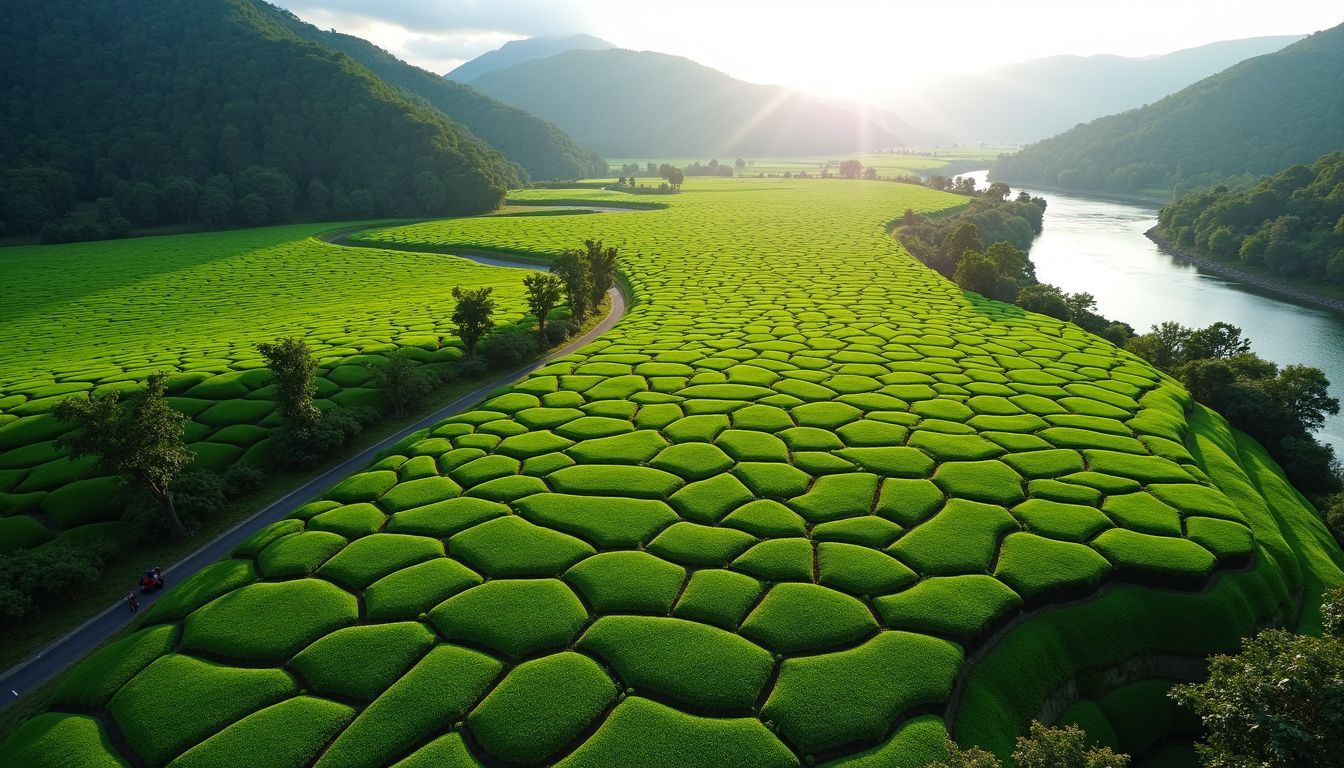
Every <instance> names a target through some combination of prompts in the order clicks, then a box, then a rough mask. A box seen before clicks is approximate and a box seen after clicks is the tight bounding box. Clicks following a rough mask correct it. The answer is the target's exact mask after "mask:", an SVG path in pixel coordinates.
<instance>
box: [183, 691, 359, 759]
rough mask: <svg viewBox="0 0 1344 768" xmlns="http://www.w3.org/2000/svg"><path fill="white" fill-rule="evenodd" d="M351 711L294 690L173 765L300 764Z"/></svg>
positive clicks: (347, 719) (318, 749) (351, 716)
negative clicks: (288, 696) (289, 697)
mask: <svg viewBox="0 0 1344 768" xmlns="http://www.w3.org/2000/svg"><path fill="white" fill-rule="evenodd" d="M354 717H355V710H354V708H352V707H350V706H347V705H345V704H341V703H339V702H335V701H331V700H329V699H320V698H317V697H315V696H297V697H295V698H292V699H286V700H285V701H282V702H280V703H279V704H275V705H273V706H270V707H267V708H266V709H263V710H261V711H260V712H255V713H253V714H251V715H248V716H247V717H245V718H243V719H242V720H239V721H238V722H236V723H234V724H233V725H231V726H229V727H228V728H225V729H224V730H222V731H220V732H219V733H217V734H215V735H214V736H211V737H210V738H208V739H206V740H205V741H203V742H201V743H200V744H197V745H196V746H195V747H192V748H191V749H190V750H188V751H187V752H186V753H185V754H183V755H182V756H181V757H178V758H177V759H176V760H174V761H173V763H172V765H173V768H225V767H226V766H233V765H238V764H240V763H242V762H246V763H247V764H248V765H253V766H274V767H275V768H281V767H282V766H288V765H306V764H308V763H310V762H311V761H312V760H313V759H314V758H316V757H317V756H318V755H319V754H320V753H321V752H322V748H323V747H325V746H326V745H327V743H329V742H330V741H331V739H332V738H334V737H335V736H336V734H338V733H340V731H341V729H342V728H344V727H345V725H346V723H349V722H350V721H351V720H352V719H354Z"/></svg>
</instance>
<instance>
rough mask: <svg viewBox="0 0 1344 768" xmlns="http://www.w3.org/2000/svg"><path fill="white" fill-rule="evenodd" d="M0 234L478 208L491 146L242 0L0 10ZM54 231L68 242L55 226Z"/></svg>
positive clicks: (497, 169) (489, 181)
mask: <svg viewBox="0 0 1344 768" xmlns="http://www.w3.org/2000/svg"><path fill="white" fill-rule="evenodd" d="M0 70H3V71H4V72H5V84H4V91H3V102H2V104H3V106H2V107H0V172H2V173H3V176H2V177H0V193H3V195H4V198H3V201H0V203H2V207H0V219H3V222H4V223H3V227H0V234H33V233H36V232H38V231H40V230H42V229H43V228H44V227H47V226H51V225H53V222H56V221H59V220H61V219H62V217H63V216H65V215H66V214H68V213H70V212H71V211H72V210H74V209H75V207H76V206H77V205H79V204H80V203H91V202H93V201H98V205H97V216H98V219H97V221H98V224H93V223H92V221H91V220H90V221H88V222H87V223H85V225H84V226H85V227H86V228H89V227H91V228H93V229H94V230H95V231H94V232H92V233H84V235H81V236H80V239H85V238H86V236H87V235H89V234H97V230H98V229H99V228H100V227H101V228H103V230H104V231H105V232H107V233H109V234H124V232H125V230H126V229H127V228H129V227H130V226H133V225H134V226H151V225H155V224H164V223H179V222H181V223H192V224H207V225H222V224H227V223H239V224H249V225H256V224H268V223H276V222H281V221H285V220H287V219H288V218H290V217H291V216H292V215H293V214H294V213H295V212H296V211H300V210H302V211H306V212H308V213H309V214H310V215H312V216H314V217H317V218H323V217H328V216H333V217H337V218H348V217H352V216H353V217H363V216H374V215H420V214H438V215H444V214H454V213H471V212H480V211H486V210H490V209H492V208H494V207H496V206H498V205H499V203H500V202H501V201H502V199H503V196H504V193H505V190H506V189H507V188H508V186H509V185H511V184H516V183H518V182H519V181H520V180H521V178H522V174H521V171H520V170H519V169H518V167H517V166H515V165H514V164H513V163H511V162H509V161H508V160H507V159H505V157H504V156H503V155H501V154H500V153H499V152H498V151H497V150H495V149H492V148H491V147H489V146H487V145H486V144H485V143H484V142H482V141H480V140H479V139H477V138H476V137H474V136H472V135H471V134H470V132H468V131H466V130H465V129H463V128H462V127H461V126H459V125H457V124H456V123H454V122H452V121H451V120H449V119H448V118H446V117H445V116H443V115H442V114H441V113H439V112H437V111H435V110H434V109H432V108H430V107H428V106H426V105H423V104H419V103H416V102H414V101H412V100H411V99H409V98H407V97H405V96H404V95H402V94H401V93H399V92H398V91H396V90H395V89H394V88H392V87H391V86H389V85H387V84H386V83H384V82H382V81H380V80H379V79H378V78H377V77H375V76H374V75H373V74H372V73H370V72H369V71H368V70H367V69H365V68H363V67H361V66H360V65H358V64H357V63H355V62H354V61H352V60H351V59H350V58H349V57H348V56H346V55H345V54H342V53H338V52H335V51H331V50H329V49H327V48H324V47H321V46H319V45H316V44H314V43H311V42H307V41H304V40H301V39H299V38H298V37H296V36H295V35H294V34H293V33H292V32H291V31H290V30H288V29H286V28H285V27H284V26H282V25H280V24H277V23H276V22H275V21H274V18H273V16H272V14H271V13H270V12H269V11H263V10H262V9H261V8H259V6H258V5H256V4H254V3H253V2H252V0H195V1H194V2H190V3H178V2H168V1H167V0H69V1H68V2H62V3H44V2H36V0H18V1H17V2H12V3H5V4H4V6H3V10H2V11H0ZM63 239H74V237H65V238H63Z"/></svg>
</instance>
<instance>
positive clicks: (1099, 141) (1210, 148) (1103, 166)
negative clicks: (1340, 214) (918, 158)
mask: <svg viewBox="0 0 1344 768" xmlns="http://www.w3.org/2000/svg"><path fill="white" fill-rule="evenodd" d="M1340 148H1344V25H1340V26H1338V27H1334V28H1333V29H1329V30H1326V31H1324V32H1317V33H1316V34H1314V35H1312V36H1311V37H1308V38H1306V39H1304V40H1301V41H1299V42H1297V43H1294V44H1292V45H1290V46H1288V47H1287V48H1284V49H1283V50H1281V51H1278V52H1277V53H1271V54H1267V55H1265V56H1258V57H1256V58H1253V59H1249V60H1247V61H1243V62H1242V63H1240V64H1237V65H1236V66H1233V67H1231V68H1230V69H1227V70H1226V71H1223V72H1220V73H1218V74H1216V75H1214V76H1212V77H1208V78H1205V79H1204V80H1201V81H1199V82H1198V83H1195V84H1194V85H1191V86H1190V87H1188V88H1185V89H1183V90H1181V91H1180V92H1178V93H1175V94H1172V95H1171V96H1168V97H1166V98H1164V99H1162V100H1160V101H1158V102H1156V103H1154V104H1150V105H1148V106H1146V107H1143V108H1141V109H1133V110H1130V111H1128V112H1124V113H1121V114H1118V115H1112V116H1110V117H1104V118H1101V119H1100V120H1095V121H1093V122H1091V123H1087V124H1086V125H1080V126H1078V127H1076V128H1074V129H1072V130H1070V131H1067V132H1066V133H1063V134H1060V135H1059V136H1055V137H1054V138H1051V139H1046V140H1045V141H1041V142H1038V143H1036V144H1032V145H1030V146H1028V147H1026V148H1025V149H1023V150H1022V151H1021V152H1018V153H1016V154H1013V155H1005V156H1003V157H1001V158H999V160H998V161H997V162H996V163H995V164H994V167H993V169H992V171H991V174H990V177H991V178H993V179H995V180H1001V181H1007V182H1009V183H1017V184H1044V185H1049V186H1056V187H1061V188H1065V189H1080V190H1096V191H1109V192H1135V191H1141V190H1152V189H1162V190H1168V191H1169V190H1171V189H1172V188H1173V186H1174V185H1186V186H1195V185H1202V184H1211V183H1214V182H1217V181H1220V180H1223V179H1226V178H1228V177H1233V176H1243V175H1256V176H1258V175H1262V174H1268V173H1274V172H1277V171H1279V170H1282V169H1284V168H1286V167H1288V166H1290V165H1293V164H1295V163H1310V162H1312V161H1314V160H1315V159H1316V158H1318V157H1320V156H1321V155H1324V154H1325V153H1327V152H1330V151H1333V150H1336V149H1340Z"/></svg>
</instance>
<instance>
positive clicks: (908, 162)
mask: <svg viewBox="0 0 1344 768" xmlns="http://www.w3.org/2000/svg"><path fill="white" fill-rule="evenodd" d="M1008 151H1013V150H1012V149H1009V148H1003V147H988V148H980V147H965V148H960V147H956V148H953V147H933V148H915V149H912V150H911V154H905V153H892V152H868V153H862V154H851V155H825V156H823V155H818V156H815V157H766V158H755V157H744V158H742V159H744V160H746V161H747V162H748V165H747V167H746V168H745V169H743V170H742V171H741V172H742V173H743V174H745V175H747V176H755V175H757V174H760V173H764V174H776V175H782V174H784V173H785V172H790V173H798V172H799V171H806V172H807V173H809V174H813V173H818V172H819V171H820V170H821V168H822V166H824V165H829V167H830V170H831V173H835V172H836V169H837V168H838V167H839V165H840V163H841V162H843V161H845V160H858V161H859V162H861V163H863V166H864V167H865V168H867V167H868V166H873V167H875V168H877V172H878V175H879V176H906V175H910V174H923V175H928V174H936V173H939V172H940V171H939V169H940V168H942V169H949V170H948V172H949V173H952V174H953V175H955V174H956V173H957V172H962V171H969V170H976V169H979V168H985V167H987V166H988V165H989V164H991V163H993V162H994V158H996V157H998V156H999V154H1000V153H1002V152H1008ZM915 153H917V154H915ZM714 159H717V160H718V161H719V162H720V163H728V164H730V165H731V164H732V163H733V161H735V160H736V159H737V158H736V157H719V158H714ZM709 161H710V158H708V157H698V158H696V157H693V158H685V157H677V158H630V157H627V158H608V159H607V162H608V163H609V164H610V165H611V168H612V170H613V172H615V171H619V170H620V168H621V166H622V165H625V164H627V163H638V164H639V166H640V167H641V168H643V167H645V166H646V165H647V164H648V163H650V162H653V163H656V164H660V165H661V164H662V163H671V164H673V165H675V166H677V167H679V168H684V167H686V166H687V165H690V164H691V163H692V162H698V163H701V164H704V163H708V162H709ZM641 178H643V174H641Z"/></svg>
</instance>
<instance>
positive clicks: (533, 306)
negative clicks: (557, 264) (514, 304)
mask: <svg viewBox="0 0 1344 768" xmlns="http://www.w3.org/2000/svg"><path fill="white" fill-rule="evenodd" d="M523 288H524V289H525V290H526V291H527V309H528V311H529V312H531V313H532V314H533V315H534V316H535V317H536V318H537V334H538V335H539V336H541V337H542V338H545V337H546V318H548V317H549V316H550V314H551V310H553V309H555V307H556V305H557V304H559V303H560V298H561V297H562V296H563V295H564V291H565V283H564V281H562V280H561V279H560V278H558V277H556V276H555V275H552V274H550V273H547V272H533V273H532V274H530V275H528V276H527V277H524V278H523Z"/></svg>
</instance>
